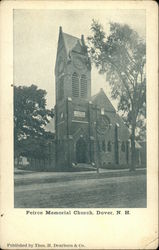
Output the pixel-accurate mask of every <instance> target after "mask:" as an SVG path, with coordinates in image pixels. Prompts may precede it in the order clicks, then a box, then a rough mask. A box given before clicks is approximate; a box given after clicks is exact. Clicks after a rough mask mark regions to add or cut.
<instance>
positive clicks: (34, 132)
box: [14, 85, 54, 159]
mask: <svg viewBox="0 0 159 250" xmlns="http://www.w3.org/2000/svg"><path fill="white" fill-rule="evenodd" d="M45 96H46V91H45V90H42V89H38V88H37V86H35V85H31V86H30V87H26V86H19V87H16V86H14V149H15V150H14V152H15V157H18V156H20V155H22V156H27V157H29V158H38V159H40V158H42V159H44V158H48V151H47V144H48V140H49V139H52V138H53V134H52V133H50V132H46V131H45V125H46V124H47V123H48V122H49V119H50V118H51V117H53V116H54V113H53V110H48V109H46V99H45Z"/></svg>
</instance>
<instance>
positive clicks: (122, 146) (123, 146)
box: [121, 141, 125, 152]
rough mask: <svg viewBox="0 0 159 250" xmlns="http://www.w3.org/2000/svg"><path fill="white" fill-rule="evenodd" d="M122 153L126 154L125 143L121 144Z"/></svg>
mask: <svg viewBox="0 0 159 250" xmlns="http://www.w3.org/2000/svg"><path fill="white" fill-rule="evenodd" d="M121 151H122V152H125V142H124V141H122V144H121Z"/></svg>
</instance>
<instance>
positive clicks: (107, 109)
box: [53, 27, 130, 169]
mask: <svg viewBox="0 0 159 250" xmlns="http://www.w3.org/2000/svg"><path fill="white" fill-rule="evenodd" d="M55 80H56V105H55V118H54V121H55V142H54V143H55V146H54V147H53V148H54V150H55V152H54V154H53V155H54V156H55V159H54V161H55V162H54V164H55V166H56V168H59V169H66V168H69V167H71V166H76V165H78V164H79V165H80V164H81V165H91V164H92V165H94V164H95V165H96V166H97V165H98V166H100V167H102V166H107V165H109V164H111V165H112V164H114V165H120V164H122V165H123V164H128V163H129V162H130V149H129V131H128V128H127V127H126V125H125V124H124V122H123V120H122V119H121V118H120V117H119V115H118V114H117V112H116V110H115V109H114V107H113V105H112V104H111V102H110V101H109V99H108V97H107V96H106V94H105V93H104V91H103V89H101V90H100V91H99V93H98V94H96V95H95V96H91V62H90V59H89V56H88V52H87V47H86V45H85V42H84V37H83V35H82V36H81V38H77V37H74V36H72V35H69V34H66V33H64V32H63V31H62V28H61V27H60V30H59V39H58V48H57V58H56V65H55ZM96 84H97V83H96ZM53 158H54V157H53Z"/></svg>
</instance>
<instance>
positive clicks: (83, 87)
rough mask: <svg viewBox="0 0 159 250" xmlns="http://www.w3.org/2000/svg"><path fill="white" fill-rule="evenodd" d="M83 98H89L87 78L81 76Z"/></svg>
mask: <svg viewBox="0 0 159 250" xmlns="http://www.w3.org/2000/svg"><path fill="white" fill-rule="evenodd" d="M81 97H87V78H86V76H85V75H81Z"/></svg>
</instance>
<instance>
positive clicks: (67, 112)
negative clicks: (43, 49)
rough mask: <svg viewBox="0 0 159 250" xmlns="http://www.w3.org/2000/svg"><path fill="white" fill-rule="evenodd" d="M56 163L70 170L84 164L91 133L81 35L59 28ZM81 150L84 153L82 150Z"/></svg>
mask: <svg viewBox="0 0 159 250" xmlns="http://www.w3.org/2000/svg"><path fill="white" fill-rule="evenodd" d="M55 81H56V84H55V85H56V106H55V111H56V116H55V129H56V149H57V150H56V162H57V167H59V168H60V167H61V168H65V167H70V166H71V165H72V163H73V162H81V163H87V162H90V161H92V159H90V158H91V156H90V154H91V153H90V150H91V145H90V137H92V138H93V135H92V134H91V127H90V126H91V125H90V119H91V101H90V98H91V63H90V59H89V56H88V52H87V47H86V45H85V42H84V37H83V35H82V36H81V38H80V39H79V38H76V37H74V36H71V35H69V34H66V33H64V32H63V31H62V27H60V29H59V39H58V49H57V57H56V64H55ZM84 149H85V152H83V151H82V150H84Z"/></svg>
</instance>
